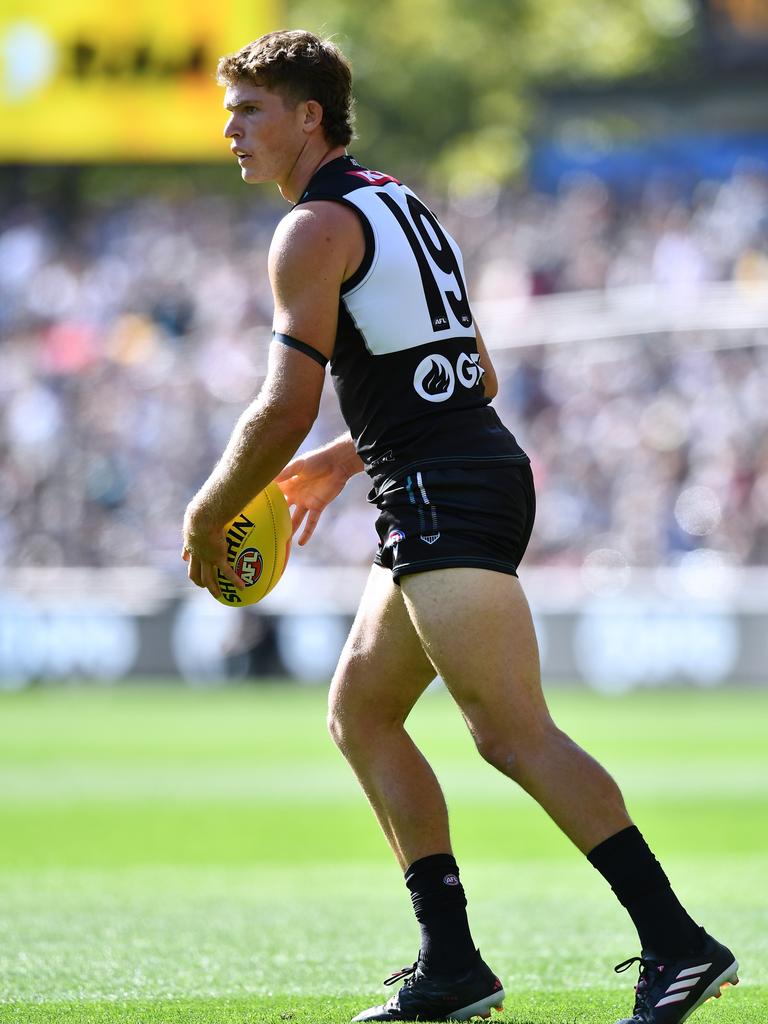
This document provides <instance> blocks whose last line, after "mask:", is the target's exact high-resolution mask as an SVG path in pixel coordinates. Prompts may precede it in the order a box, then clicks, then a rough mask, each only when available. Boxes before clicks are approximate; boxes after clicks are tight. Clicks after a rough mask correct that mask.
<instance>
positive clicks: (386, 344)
mask: <svg viewBox="0 0 768 1024" xmlns="http://www.w3.org/2000/svg"><path fill="white" fill-rule="evenodd" d="M315 200H331V201H335V202H339V203H344V204H345V205H347V206H349V207H350V208H352V209H353V210H355V211H356V213H357V214H358V216H359V217H360V221H361V223H362V226H363V231H364V235H365V257H364V259H363V261H362V263H361V265H360V267H359V269H358V270H357V271H356V273H355V274H354V275H353V276H352V277H351V278H350V279H349V280H348V281H346V282H345V283H344V285H343V287H342V289H341V296H340V303H339V322H338V329H337V334H336V343H335V346H334V351H333V356H332V358H331V374H332V377H333V383H334V386H335V388H336V393H337V395H338V398H339V404H340V406H341V412H342V415H343V417H344V419H345V421H346V423H347V425H348V427H349V429H350V433H351V435H352V437H353V439H354V441H355V446H356V448H357V451H358V454H359V455H360V457H361V458H362V459H363V462H364V463H365V466H366V469H367V471H368V473H369V475H370V476H371V478H372V479H373V481H374V484H376V485H377V489H379V490H381V489H383V488H385V487H386V484H387V481H388V480H389V479H392V478H395V477H396V476H398V475H400V473H401V472H402V471H404V470H406V469H407V468H409V467H413V466H419V467H425V466H428V465H436V464H440V465H445V466H447V465H451V464H453V465H459V464H466V463H471V464H475V463H478V464H479V463H481V462H482V463H486V464H487V463H493V462H499V461H504V462H509V461H514V462H527V461H528V457H527V456H526V455H525V453H524V452H523V451H522V449H521V448H520V446H519V445H518V444H517V442H516V441H515V438H514V437H513V435H512V434H511V433H510V432H509V431H508V430H507V428H506V427H505V426H504V425H503V424H502V422H501V421H500V419H499V417H498V416H497V415H496V413H495V411H494V410H493V409H492V408H491V407H490V405H489V399H488V398H486V397H485V394H484V391H483V386H482V376H483V372H484V371H483V369H482V367H481V366H480V363H479V358H480V357H479V354H478V350H477V341H476V335H475V329H474V325H473V321H472V313H471V310H470V307H469V301H468V298H467V289H466V285H465V283H464V266H463V261H462V257H461V252H460V250H459V247H458V246H457V244H456V242H455V241H454V240H453V239H452V238H451V237H450V235H449V234H448V233H447V232H446V231H445V229H444V228H443V227H442V226H441V225H440V223H439V222H438V220H437V218H436V217H435V216H434V214H433V213H432V212H431V211H430V210H429V209H428V208H427V207H426V206H425V205H424V204H423V203H422V202H421V200H420V199H419V198H418V196H416V195H415V194H414V193H413V192H412V191H411V190H410V189H409V188H407V187H406V186H405V185H403V184H401V183H400V182H399V181H397V180H396V179H395V178H393V177H391V176H390V175H388V174H382V173H380V172H378V171H371V170H368V169H367V168H365V167H362V166H361V165H360V164H359V163H357V161H356V160H354V159H353V158H352V157H350V156H342V157H338V158H337V159H335V160H332V161H330V162H329V163H327V164H324V165H323V166H322V167H321V168H320V169H319V170H318V171H317V172H316V173H315V175H314V176H313V177H312V179H311V180H310V182H309V184H308V186H307V190H306V191H305V192H304V194H303V195H302V197H301V199H300V200H299V203H308V202H312V201H315ZM297 205H298V204H297ZM306 340H307V341H310V340H311V339H306Z"/></svg>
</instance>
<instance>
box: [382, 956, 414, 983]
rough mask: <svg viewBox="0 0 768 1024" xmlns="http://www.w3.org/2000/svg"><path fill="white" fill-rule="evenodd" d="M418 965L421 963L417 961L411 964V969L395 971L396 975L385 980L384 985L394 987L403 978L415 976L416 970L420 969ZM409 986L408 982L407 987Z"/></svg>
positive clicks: (404, 968) (405, 968)
mask: <svg viewBox="0 0 768 1024" xmlns="http://www.w3.org/2000/svg"><path fill="white" fill-rule="evenodd" d="M418 964H419V961H418V960H416V961H415V963H413V964H411V966H410V967H401V968H400V970H399V971H395V973H394V974H391V975H390V976H389V977H388V978H386V979H385V980H384V984H385V985H394V984H395V982H396V981H400V979H401V978H407V977H408V976H409V975H411V974H415V973H416V968H417V967H418ZM407 984H409V982H406V985H407Z"/></svg>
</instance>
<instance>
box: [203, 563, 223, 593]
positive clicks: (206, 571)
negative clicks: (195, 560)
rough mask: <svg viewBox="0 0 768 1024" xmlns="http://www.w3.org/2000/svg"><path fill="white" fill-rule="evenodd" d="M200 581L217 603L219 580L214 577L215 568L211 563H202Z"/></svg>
mask: <svg viewBox="0 0 768 1024" xmlns="http://www.w3.org/2000/svg"><path fill="white" fill-rule="evenodd" d="M202 580H203V586H204V587H205V588H206V590H208V592H209V593H210V594H212V595H213V596H214V597H215V598H216V600H217V601H218V600H219V598H220V597H221V591H220V590H219V580H218V577H217V575H216V566H215V565H213V564H212V563H211V562H204V563H203V567H202Z"/></svg>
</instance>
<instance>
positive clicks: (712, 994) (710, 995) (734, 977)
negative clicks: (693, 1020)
mask: <svg viewBox="0 0 768 1024" xmlns="http://www.w3.org/2000/svg"><path fill="white" fill-rule="evenodd" d="M738 984H739V962H738V960H734V961H733V963H732V964H731V966H730V967H728V968H726V969H725V970H724V971H723V973H722V974H721V975H720V976H719V977H717V978H715V980H714V981H713V982H712V984H711V985H709V986H708V987H707V988H705V989H704V991H703V992H702V993H701V995H700V996H699V998H698V999H697V1000H696V1002H695V1003H694V1004H693V1006H692V1007H691V1008H690V1010H688V1012H687V1013H686V1015H685V1016H684V1017H681V1018H680V1024H683V1021H685V1020H688V1018H689V1017H690V1016H691V1014H692V1013H693V1011H694V1010H698V1008H699V1007H700V1006H701V1005H702V1003H706V1002H707V1000H708V999H719V998H720V996H721V995H722V994H723V992H722V990H723V989H724V988H727V987H728V986H729V985H738Z"/></svg>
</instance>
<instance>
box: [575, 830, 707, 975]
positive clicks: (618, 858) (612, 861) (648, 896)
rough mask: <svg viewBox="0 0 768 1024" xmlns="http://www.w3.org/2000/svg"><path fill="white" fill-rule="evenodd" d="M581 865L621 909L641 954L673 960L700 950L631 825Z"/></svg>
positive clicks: (693, 927) (698, 936)
mask: <svg viewBox="0 0 768 1024" xmlns="http://www.w3.org/2000/svg"><path fill="white" fill-rule="evenodd" d="M587 859H588V860H589V862H590V863H591V864H592V866H593V867H595V868H597V870H598V871H599V872H600V874H601V875H602V876H603V878H604V879H605V880H606V881H607V882H608V884H609V885H610V887H611V888H612V889H613V891H614V892H615V893H616V896H617V897H618V899H619V902H620V903H621V904H622V906H624V907H625V908H626V910H627V912H628V913H629V916H630V917H631V918H632V921H633V923H634V925H635V928H637V933H638V935H639V936H640V944H641V946H642V948H643V949H644V950H645V951H646V952H653V953H655V954H656V955H657V956H667V957H677V956H683V955H686V954H688V953H695V952H696V951H697V950H699V949H700V948H701V946H702V944H703V942H704V934H705V933H704V930H703V929H702V928H700V927H699V926H698V925H697V924H696V922H695V921H694V920H693V919H692V918H691V917H689V916H688V913H687V912H686V910H685V909H684V908H683V906H682V905H681V903H680V901H679V900H678V898H677V896H675V894H674V893H673V892H672V887H671V886H670V884H669V879H668V878H667V876H666V875H665V874H664V871H663V870H662V867H661V864H659V862H658V861H657V860H656V858H655V857H654V855H653V853H652V852H651V850H650V849H649V847H648V844H647V843H646V841H645V839H643V837H642V835H641V834H640V832H639V830H638V829H637V828H636V827H635V826H634V825H631V826H630V827H629V828H625V829H622V830H621V832H617V833H616V834H615V835H613V836H610V838H608V839H606V840H605V841H604V842H602V843H600V844H599V845H598V846H596V847H595V848H594V850H591V851H590V852H589V853H588V854H587Z"/></svg>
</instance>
